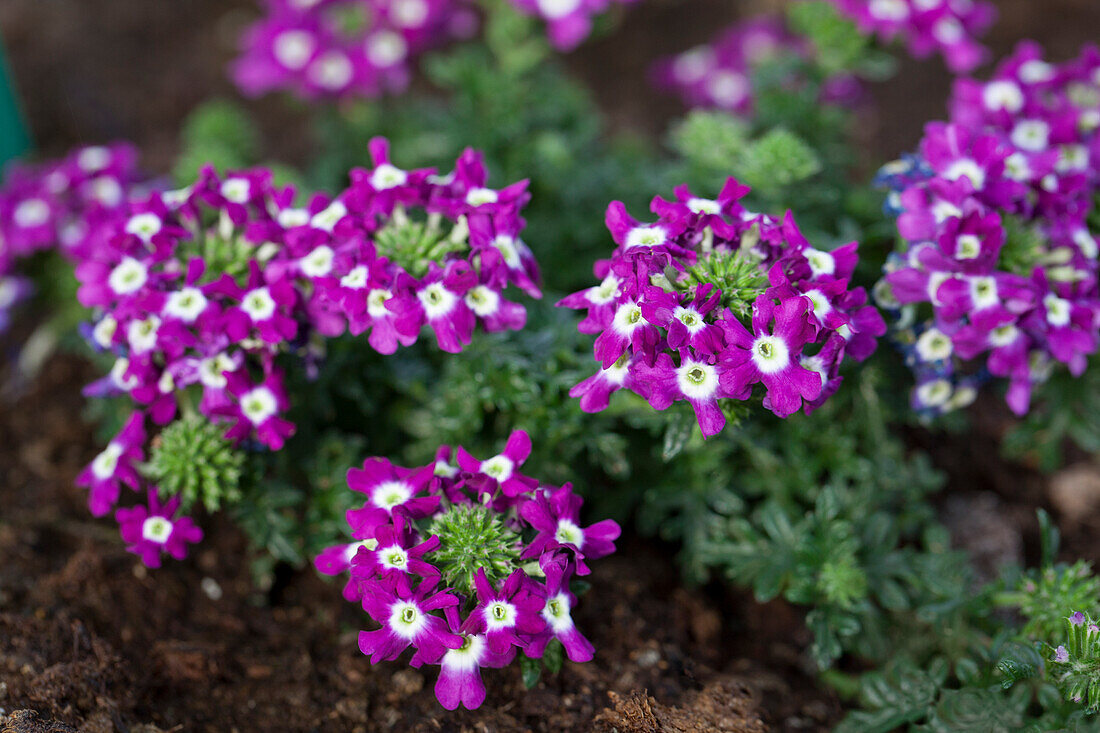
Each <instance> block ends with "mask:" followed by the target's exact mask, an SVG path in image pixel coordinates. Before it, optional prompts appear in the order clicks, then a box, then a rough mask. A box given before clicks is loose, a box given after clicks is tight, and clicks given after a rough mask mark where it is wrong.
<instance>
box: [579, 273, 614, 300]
mask: <svg viewBox="0 0 1100 733" xmlns="http://www.w3.org/2000/svg"><path fill="white" fill-rule="evenodd" d="M619 282H620V280H619V278H617V277H615V276H614V275H608V276H607V277H605V278H604V279H603V282H601V283H600V284H599V285H596V286H595V287H592V288H589V289H588V293H587V295H586V297H587V298H588V300H589V302H591V303H593V304H595V305H604V304H605V303H610V302H611V301H613V300H615V298H617V297H618V295H619Z"/></svg>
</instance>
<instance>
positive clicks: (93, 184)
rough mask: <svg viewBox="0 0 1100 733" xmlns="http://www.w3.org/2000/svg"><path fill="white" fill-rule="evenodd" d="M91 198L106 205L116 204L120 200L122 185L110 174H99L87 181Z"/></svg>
mask: <svg viewBox="0 0 1100 733" xmlns="http://www.w3.org/2000/svg"><path fill="white" fill-rule="evenodd" d="M88 187H89V188H90V189H91V195H92V198H94V199H95V200H96V201H99V202H100V203H102V204H104V205H106V206H118V205H119V203H121V201H122V195H123V194H122V186H121V185H120V184H119V182H118V181H117V180H115V179H114V178H112V177H111V176H99V177H98V178H94V179H92V180H91V181H89V182H88Z"/></svg>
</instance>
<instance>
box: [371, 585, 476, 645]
mask: <svg viewBox="0 0 1100 733" xmlns="http://www.w3.org/2000/svg"><path fill="white" fill-rule="evenodd" d="M436 585H437V581H436V580H432V579H428V580H425V581H423V582H422V583H421V584H420V585H418V586H417V587H416V588H415V589H414V588H413V587H412V585H411V584H410V582H409V580H408V578H407V577H406V576H404V575H400V576H398V577H397V578H396V579H395V580H394V582H393V583H392V584H386V583H381V582H374V583H370V584H369V585H368V586H367V587H366V589H365V590H364V594H363V610H364V611H366V612H367V613H369V614H370V616H371V618H373V619H374V620H375V622H377V623H379V624H381V625H382V628H380V629H377V630H375V631H360V632H359V650H360V651H362V652H363V654H366V655H367V656H369V657H370V660H371V664H378V663H379V662H385V661H391V660H394V659H397V657H398V656H399V655H400V654H401V652H403V651H405V649H407V648H409V646H410V645H411V646H414V647H416V656H417V658H418V661H419V662H420V663H422V664H434V663H435V662H437V661H438V660H439V659H440V658H442V656H443V655H444V654H445V653H446V651H447V650H448V649H457V648H459V647H461V646H462V637H460V636H459V635H458V634H455V633H453V632H451V631H448V630H447V625H446V623H444V621H443V619H442V618H440V617H439V616H434V615H432V613H431V612H432V611H436V610H440V609H443V608H446V607H449V606H456V605H458V598H456V597H455V596H454V595H453V594H451V593H447V592H446V591H440V592H438V593H432V591H433V590H435V587H436Z"/></svg>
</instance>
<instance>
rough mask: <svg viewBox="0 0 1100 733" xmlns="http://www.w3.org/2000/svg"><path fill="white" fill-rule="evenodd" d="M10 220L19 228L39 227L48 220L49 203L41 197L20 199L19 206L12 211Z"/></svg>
mask: <svg viewBox="0 0 1100 733" xmlns="http://www.w3.org/2000/svg"><path fill="white" fill-rule="evenodd" d="M12 220H13V221H14V222H15V226H17V227H20V228H21V229H34V228H35V227H41V226H42V225H44V223H46V222H47V221H50V205H48V204H46V203H45V201H43V200H42V199H41V198H29V199H26V200H24V201H20V203H19V206H17V207H15V210H14V212H12Z"/></svg>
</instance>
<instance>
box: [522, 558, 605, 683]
mask: <svg viewBox="0 0 1100 733" xmlns="http://www.w3.org/2000/svg"><path fill="white" fill-rule="evenodd" d="M539 565H540V566H541V568H542V571H543V573H545V575H546V583H545V585H543V587H542V588H541V589H540V593H544V594H545V598H546V605H544V606H543V608H542V617H543V619H544V620H545V621H546V631H544V632H543V633H542V634H539V635H537V636H535V637H534V638H533V639H532V640H531V641H530V642H529V643H528V644H527V646H526V647H524V650H523V652H524V654H526V655H527V656H528V657H532V658H538V657H540V656H541V655H542V654H543V652H545V651H546V645H547V644H549V643H550V641H551V640H553V639H557V640H558V641H560V642H561V645H562V646H563V647H564V648H565V655H566V656H567V657H568V658H569V661H571V662H577V663H582V662H588V661H591V660H592V657H594V656H595V655H596V649H595V647H593V646H592V643H591V642H590V641H588V639H586V638H585V637H584V635H583V634H581V632H580V631H579V630H578V629H577V626H576V624H575V623H573V616H572V610H573V607H574V606H575V605H576V603H577V597H576V596H574V595H573V594H572V593H570V592H569V579H570V577H571V576H572V574H573V568H572V567H570V565H569V564H568V563H566V562H565V561H564V560H563V559H561V558H560V557H553V556H550V555H544V556H543V558H542V559H541V560H540V561H539Z"/></svg>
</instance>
